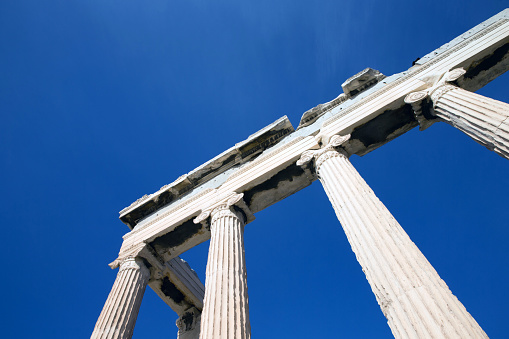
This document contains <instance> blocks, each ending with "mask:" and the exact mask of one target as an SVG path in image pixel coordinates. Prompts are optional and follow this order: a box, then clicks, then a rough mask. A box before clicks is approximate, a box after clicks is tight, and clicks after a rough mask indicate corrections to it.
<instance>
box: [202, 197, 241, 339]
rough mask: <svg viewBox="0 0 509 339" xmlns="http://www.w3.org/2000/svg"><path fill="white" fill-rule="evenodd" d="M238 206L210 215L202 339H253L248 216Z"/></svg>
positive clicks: (230, 204) (230, 205)
mask: <svg viewBox="0 0 509 339" xmlns="http://www.w3.org/2000/svg"><path fill="white" fill-rule="evenodd" d="M241 197H242V196H240V198H241ZM234 203H235V202H232V201H230V202H228V203H224V204H221V205H219V206H217V207H215V208H214V209H213V210H212V211H211V212H210V217H211V226H210V231H211V235H210V247H209V257H208V261H207V271H206V281H205V299H204V302H203V311H202V317H201V329H200V338H201V339H248V338H251V326H250V324H249V305H248V296H247V275H246V264H245V257H244V224H245V216H244V215H243V213H242V212H241V211H240V210H238V209H236V208H235V206H233V205H234Z"/></svg>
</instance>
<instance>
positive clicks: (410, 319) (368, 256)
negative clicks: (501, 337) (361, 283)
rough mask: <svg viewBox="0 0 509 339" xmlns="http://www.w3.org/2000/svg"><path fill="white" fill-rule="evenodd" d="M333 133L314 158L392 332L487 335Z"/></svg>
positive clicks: (312, 154) (306, 158) (309, 157)
mask: <svg viewBox="0 0 509 339" xmlns="http://www.w3.org/2000/svg"><path fill="white" fill-rule="evenodd" d="M348 138H349V135H348V136H346V137H340V136H333V137H332V138H331V140H330V142H329V143H328V144H327V145H326V146H325V147H324V148H322V149H319V150H315V151H307V152H304V153H303V155H302V157H301V159H300V160H299V161H298V162H297V164H298V165H301V166H302V165H304V164H306V163H307V162H309V161H311V160H312V159H313V158H314V159H315V164H316V165H315V167H316V171H317V173H318V177H319V179H320V181H321V182H322V185H323V187H324V189H325V191H326V193H327V196H328V197H329V200H330V201H331V203H332V206H333V207H334V211H335V212H336V215H337V217H338V219H339V221H340V222H341V225H342V226H343V229H344V230H345V233H346V236H347V238H348V241H349V242H350V245H351V246H352V250H353V251H354V253H355V255H356V257H357V260H358V261H359V263H360V264H361V266H362V269H363V271H364V273H365V274H366V278H367V280H368V282H369V284H370V285H371V289H372V290H373V293H374V294H375V296H376V299H377V301H378V304H379V305H380V308H381V309H382V312H383V313H384V315H385V317H386V318H387V322H388V324H389V326H390V328H391V330H392V333H393V335H394V337H396V338H405V339H406V338H416V339H418V338H421V339H422V338H458V339H459V338H461V339H465V338H487V336H486V334H485V333H484V331H483V330H482V329H481V328H480V326H479V325H478V324H477V322H476V321H475V320H474V318H473V317H472V316H471V315H470V314H469V313H468V312H467V310H466V309H465V307H464V306H463V305H462V304H461V303H460V302H459V300H458V299H457V298H456V297H455V296H454V295H453V294H452V293H451V291H450V290H449V288H448V286H447V285H446V284H445V282H444V281H443V280H442V279H441V278H440V277H439V275H438V273H437V272H436V271H435V269H434V268H433V266H431V264H430V263H429V262H428V260H427V259H426V258H425V257H424V255H423V254H422V253H421V252H420V251H419V249H418V248H417V246H416V245H415V244H414V243H413V242H412V240H410V238H409V236H408V235H407V234H406V233H405V231H404V230H403V228H402V227H401V226H400V225H399V224H398V222H397V221H396V220H395V219H394V217H393V216H392V215H391V213H390V212H389V211H388V210H387V208H386V207H385V206H384V205H383V204H382V202H380V200H378V198H377V197H376V195H375V194H374V193H373V191H372V190H371V188H370V187H369V186H368V184H367V183H366V182H365V181H364V180H363V179H362V177H361V176H360V174H359V173H358V172H357V171H356V170H355V168H354V167H353V166H352V164H351V163H350V161H349V160H348V156H347V154H346V152H345V151H344V150H342V149H340V150H336V149H335V147H337V146H340V145H341V144H342V143H344V142H345V141H347V140H348Z"/></svg>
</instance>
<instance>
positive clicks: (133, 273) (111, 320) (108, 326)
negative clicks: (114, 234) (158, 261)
mask: <svg viewBox="0 0 509 339" xmlns="http://www.w3.org/2000/svg"><path fill="white" fill-rule="evenodd" d="M149 278H150V271H149V269H148V268H147V267H146V266H145V265H144V264H143V262H142V261H141V259H139V258H134V257H128V258H126V259H124V260H123V261H122V263H121V264H120V269H119V271H118V274H117V278H116V279H115V283H114V284H113V288H112V289H111V292H110V294H109V295H108V299H107V300H106V303H105V304H104V307H103V310H102V312H101V314H100V315H99V319H98V320H97V323H96V325H95V328H94V332H93V333H92V336H91V338H92V339H99V338H100V339H106V338H108V339H128V338H131V337H132V335H133V330H134V325H135V323H136V318H137V317H138V311H139V310H140V305H141V301H142V299H143V293H144V292H145V288H146V287H147V283H148V280H149Z"/></svg>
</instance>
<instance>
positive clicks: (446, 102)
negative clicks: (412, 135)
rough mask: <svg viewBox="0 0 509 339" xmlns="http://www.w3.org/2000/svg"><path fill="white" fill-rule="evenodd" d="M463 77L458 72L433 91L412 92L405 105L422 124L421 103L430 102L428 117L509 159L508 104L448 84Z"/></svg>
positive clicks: (458, 70) (448, 76)
mask: <svg viewBox="0 0 509 339" xmlns="http://www.w3.org/2000/svg"><path fill="white" fill-rule="evenodd" d="M463 74H465V70H463V69H462V68H457V69H454V70H452V71H451V72H448V73H446V74H445V75H444V76H443V78H442V79H441V80H440V81H439V82H438V83H437V84H435V85H434V86H433V87H432V88H430V89H428V90H424V91H419V92H413V93H410V94H409V95H407V96H406V98H405V102H406V103H409V104H412V106H413V108H414V111H415V112H416V115H417V119H418V120H419V121H422V115H421V110H422V101H423V100H425V99H426V100H431V104H432V105H430V106H432V109H431V110H430V113H431V115H434V116H436V117H439V118H440V119H441V120H442V121H445V122H447V123H448V124H450V125H452V126H454V127H456V128H457V129H459V130H460V131H462V132H464V133H465V134H467V135H468V136H469V137H471V138H472V139H474V140H475V141H476V142H478V143H479V144H481V145H483V146H485V147H486V148H488V149H489V150H492V151H494V152H495V153H497V154H499V155H500V156H502V157H504V158H506V159H509V104H506V103H504V102H501V101H498V100H494V99H491V98H487V97H485V96H482V95H479V94H476V93H472V92H470V91H467V90H464V89H462V88H460V87H458V86H455V85H453V84H451V83H450V82H453V81H455V80H458V79H459V78H460V77H461V76H463Z"/></svg>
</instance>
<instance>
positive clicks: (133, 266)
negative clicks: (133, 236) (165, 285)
mask: <svg viewBox="0 0 509 339" xmlns="http://www.w3.org/2000/svg"><path fill="white" fill-rule="evenodd" d="M126 270H138V271H141V272H142V274H143V275H148V274H150V270H149V269H148V268H147V266H146V265H145V264H144V263H143V260H142V259H141V258H140V257H126V258H124V259H122V261H121V262H120V268H119V270H118V271H119V272H122V271H126Z"/></svg>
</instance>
